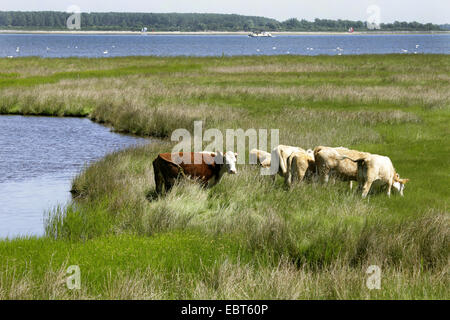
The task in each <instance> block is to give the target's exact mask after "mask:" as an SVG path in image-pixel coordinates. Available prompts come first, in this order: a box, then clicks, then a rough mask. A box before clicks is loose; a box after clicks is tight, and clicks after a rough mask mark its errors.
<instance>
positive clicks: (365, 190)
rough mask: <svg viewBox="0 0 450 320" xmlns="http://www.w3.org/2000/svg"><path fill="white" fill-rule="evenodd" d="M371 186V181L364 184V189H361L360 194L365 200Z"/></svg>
mask: <svg viewBox="0 0 450 320" xmlns="http://www.w3.org/2000/svg"><path fill="white" fill-rule="evenodd" d="M371 186H372V181H371V180H367V181H366V182H365V183H364V187H363V193H362V197H363V198H365V197H367V195H368V194H369V191H370V187H371Z"/></svg>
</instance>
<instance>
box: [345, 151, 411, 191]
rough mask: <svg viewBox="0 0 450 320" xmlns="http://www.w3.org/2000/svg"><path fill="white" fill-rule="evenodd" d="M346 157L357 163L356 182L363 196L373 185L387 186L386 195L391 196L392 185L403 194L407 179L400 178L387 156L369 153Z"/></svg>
mask: <svg viewBox="0 0 450 320" xmlns="http://www.w3.org/2000/svg"><path fill="white" fill-rule="evenodd" d="M346 158H347V159H349V160H351V161H353V162H355V163H357V166H358V183H359V186H360V189H361V187H362V197H363V198H365V197H367V195H368V194H369V192H370V189H371V188H372V187H375V186H378V187H382V186H387V195H388V196H389V197H390V196H391V188H392V187H394V189H396V190H397V191H398V192H399V193H400V195H401V196H403V190H404V189H405V184H406V183H407V182H408V181H409V179H400V176H399V174H398V173H397V172H396V171H395V169H394V166H393V164H392V161H391V159H389V157H385V156H380V155H378V154H369V155H366V156H363V157H360V158H357V159H350V158H349V157H346Z"/></svg>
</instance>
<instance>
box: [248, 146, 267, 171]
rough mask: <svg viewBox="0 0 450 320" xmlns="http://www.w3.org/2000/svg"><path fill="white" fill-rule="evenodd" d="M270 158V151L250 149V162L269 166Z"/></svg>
mask: <svg viewBox="0 0 450 320" xmlns="http://www.w3.org/2000/svg"><path fill="white" fill-rule="evenodd" d="M270 158H271V155H270V153H268V152H266V151H263V150H258V149H252V150H250V153H249V160H250V163H257V164H259V165H260V166H261V167H263V168H269V167H270Z"/></svg>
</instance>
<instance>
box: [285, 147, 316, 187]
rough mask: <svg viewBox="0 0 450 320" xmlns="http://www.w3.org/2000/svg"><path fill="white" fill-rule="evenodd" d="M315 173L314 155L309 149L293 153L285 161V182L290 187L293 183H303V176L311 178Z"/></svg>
mask: <svg viewBox="0 0 450 320" xmlns="http://www.w3.org/2000/svg"><path fill="white" fill-rule="evenodd" d="M315 172H316V164H315V161H314V153H313V151H312V150H311V149H308V150H307V151H305V150H303V149H301V150H300V151H295V152H293V153H292V154H291V155H290V156H289V157H288V159H287V175H286V176H285V182H286V184H287V185H288V186H291V185H292V183H293V182H295V181H299V182H300V181H303V179H304V178H305V176H312V175H313V174H314V173H315Z"/></svg>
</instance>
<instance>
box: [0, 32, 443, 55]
mask: <svg viewBox="0 0 450 320" xmlns="http://www.w3.org/2000/svg"><path fill="white" fill-rule="evenodd" d="M406 50H407V51H406ZM416 52H417V53H443V54H450V35H447V34H445V35H443V34H440V35H350V34H349V35H333V36H326V35H302V36H276V37H274V38H249V37H248V36H245V35H151V34H147V35H57V34H56V35H46V34H1V35H0V57H7V56H12V57H18V56H41V57H70V56H79V57H103V56H134V55H142V56H148V55H154V56H178V55H189V56H220V55H222V54H224V55H230V56H233V55H274V54H300V55H319V54H326V55H337V54H367V53H377V54H382V53H410V54H414V53H416Z"/></svg>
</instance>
